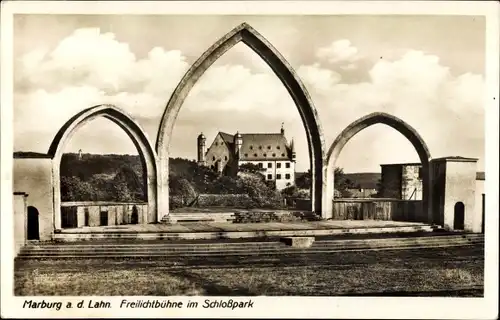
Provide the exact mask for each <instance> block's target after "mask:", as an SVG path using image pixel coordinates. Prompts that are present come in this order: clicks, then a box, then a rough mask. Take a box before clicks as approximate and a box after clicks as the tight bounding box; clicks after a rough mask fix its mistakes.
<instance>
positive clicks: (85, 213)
mask: <svg viewBox="0 0 500 320" xmlns="http://www.w3.org/2000/svg"><path fill="white" fill-rule="evenodd" d="M83 211H84V216H85V222H84V226H86V227H88V226H90V221H89V220H90V216H89V208H85V209H83Z"/></svg>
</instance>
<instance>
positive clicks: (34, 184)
mask: <svg viewBox="0 0 500 320" xmlns="http://www.w3.org/2000/svg"><path fill="white" fill-rule="evenodd" d="M13 184H14V186H13V189H14V190H15V191H16V192H25V193H27V194H28V195H29V197H28V198H27V199H26V200H27V206H32V207H35V208H36V209H37V210H38V213H39V230H40V240H42V241H45V240H50V239H52V232H53V230H54V227H53V226H54V223H53V212H54V207H53V201H54V193H53V185H52V160H51V159H50V158H14V168H13Z"/></svg>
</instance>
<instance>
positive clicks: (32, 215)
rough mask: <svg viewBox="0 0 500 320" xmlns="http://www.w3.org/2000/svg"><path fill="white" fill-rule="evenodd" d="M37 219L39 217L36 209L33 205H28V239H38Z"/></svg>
mask: <svg viewBox="0 0 500 320" xmlns="http://www.w3.org/2000/svg"><path fill="white" fill-rule="evenodd" d="M38 219H39V214H38V209H37V208H35V207H33V206H28V221H27V225H28V226H27V229H28V230H27V239H28V240H40V231H39V221H38Z"/></svg>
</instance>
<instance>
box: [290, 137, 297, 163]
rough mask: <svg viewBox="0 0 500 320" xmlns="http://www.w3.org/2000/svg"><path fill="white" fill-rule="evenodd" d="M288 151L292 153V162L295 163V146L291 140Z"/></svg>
mask: <svg viewBox="0 0 500 320" xmlns="http://www.w3.org/2000/svg"><path fill="white" fill-rule="evenodd" d="M290 151H291V153H292V161H293V162H295V159H296V158H297V153H296V152H295V144H294V143H293V138H292V141H291V142H290Z"/></svg>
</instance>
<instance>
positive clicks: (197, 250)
mask: <svg viewBox="0 0 500 320" xmlns="http://www.w3.org/2000/svg"><path fill="white" fill-rule="evenodd" d="M438 238H439V239H438ZM380 240H381V239H371V240H370V239H367V240H364V241H357V240H335V241H318V242H315V243H314V244H313V246H312V247H310V248H308V249H306V250H309V251H311V252H318V251H319V252H322V251H332V250H333V251H335V250H355V249H360V250H361V249H378V248H411V247H443V246H463V245H474V244H482V243H483V241H484V239H482V238H481V237H470V238H467V237H462V236H451V237H445V236H441V237H429V238H427V239H424V238H422V237H419V238H414V239H411V238H410V239H405V238H396V239H383V241H380ZM387 240H389V241H387ZM68 247H70V248H69V249H68ZM75 247H76V248H75ZM297 250H300V249H296V248H294V249H292V248H290V247H288V246H286V245H284V244H282V243H279V242H272V243H265V245H264V243H258V244H257V245H254V246H251V245H247V246H241V245H229V246H213V245H212V246H198V245H196V244H194V245H192V246H190V247H189V246H177V247H175V246H174V247H172V246H170V247H169V246H164V245H161V244H159V245H149V246H145V245H142V244H137V245H124V246H116V245H115V246H113V245H108V246H98V247H92V246H90V245H83V246H57V245H54V246H52V247H51V246H50V245H47V246H43V247H25V248H23V249H22V251H21V253H20V255H19V257H44V256H45V257H65V256H75V257H76V256H79V257H80V256H96V257H97V256H102V257H105V256H136V255H138V256H141V255H152V256H155V255H164V256H171V255H186V254H187V255H205V254H225V253H228V254H236V253H239V254H265V253H269V254H271V253H272V254H274V253H277V252H280V253H281V252H289V253H293V252H297Z"/></svg>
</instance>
